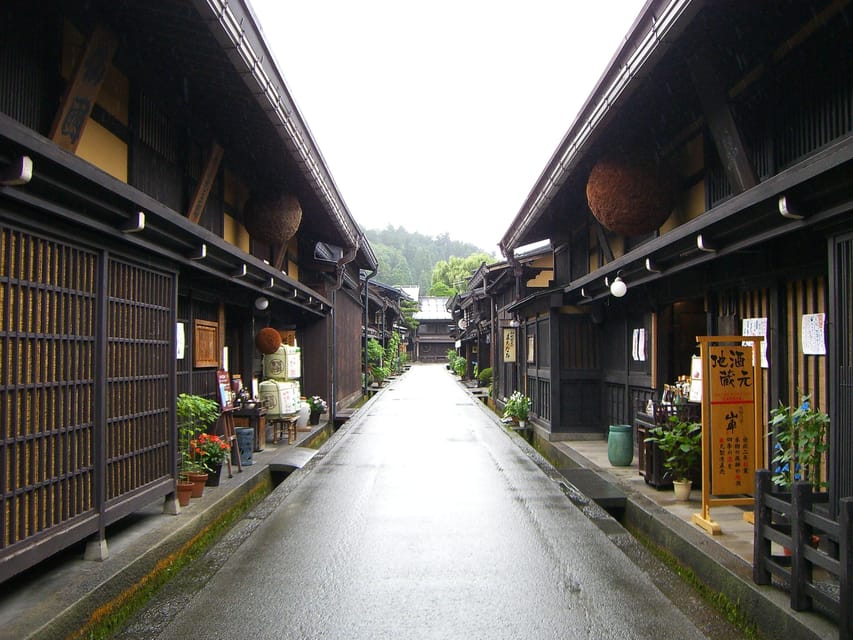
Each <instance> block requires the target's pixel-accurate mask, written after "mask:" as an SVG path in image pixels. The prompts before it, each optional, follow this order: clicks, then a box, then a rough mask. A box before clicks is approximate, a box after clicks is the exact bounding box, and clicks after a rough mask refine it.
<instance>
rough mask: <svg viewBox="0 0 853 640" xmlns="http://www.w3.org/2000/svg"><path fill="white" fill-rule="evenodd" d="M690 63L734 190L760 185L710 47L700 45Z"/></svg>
mask: <svg viewBox="0 0 853 640" xmlns="http://www.w3.org/2000/svg"><path fill="white" fill-rule="evenodd" d="M688 64H689V66H690V74H691V75H692V77H693V85H694V86H695V87H696V93H698V94H699V100H700V102H701V103H702V111H704V113H705V120H706V121H707V122H708V128H709V129H710V131H711V137H712V138H713V139H714V145H715V146H716V147H717V153H718V154H719V156H720V162H722V165H723V169H724V170H725V172H726V177H728V179H729V183H730V184H731V186H732V189H734V191H735V193H743V192H744V191H746V190H747V189H751V188H752V187H754V186H755V185H757V184H758V179H757V178H756V176H755V170H754V169H753V168H752V163H751V162H750V160H749V154H748V153H747V150H746V144H745V143H744V140H743V137H742V136H741V134H740V130H739V129H738V126H737V123H736V122H735V119H734V116H732V112H731V109H730V108H729V102H728V96H727V94H726V91H725V89H724V87H723V85H722V83H721V82H720V77H719V75H718V74H717V73H716V70H715V69H714V65H713V64H712V63H711V54H710V48H709V47H708V46H705V45H700V46H699V47H698V53H697V54H696V55H693V56H690V58H689V59H688Z"/></svg>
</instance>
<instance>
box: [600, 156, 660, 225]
mask: <svg viewBox="0 0 853 640" xmlns="http://www.w3.org/2000/svg"><path fill="white" fill-rule="evenodd" d="M586 199H587V202H589V208H590V210H591V211H592V214H593V215H594V216H595V217H596V218H597V219H598V221H599V222H600V223H601V224H602V225H603V226H604V228H606V229H608V230H610V231H613V232H614V233H618V234H620V235H624V236H639V235H643V234H646V233H651V232H652V231H654V230H655V229H657V228H658V227H660V226H661V225H662V224H663V223H664V222H665V221H666V219H667V218H668V217H669V214H670V213H671V212H672V208H673V206H675V187H674V183H673V180H672V177H671V176H670V175H669V173H668V172H667V171H666V170H664V169H663V167H661V165H660V164H659V163H658V162H656V161H655V160H654V159H645V158H638V157H636V156H630V155H624V156H620V157H607V158H602V159H601V160H599V161H598V163H597V164H596V165H595V166H594V167H593V168H592V171H591V172H590V174H589V180H588V182H587V183H586Z"/></svg>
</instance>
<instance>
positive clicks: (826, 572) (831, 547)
mask: <svg viewBox="0 0 853 640" xmlns="http://www.w3.org/2000/svg"><path fill="white" fill-rule="evenodd" d="M772 489H773V484H772V480H771V473H770V472H769V471H767V470H766V469H765V470H761V471H758V472H756V477H755V509H756V514H755V544H754V547H753V569H752V578H753V581H754V582H755V583H756V584H763V585H766V584H770V583H771V580H772V577H773V576H776V578H778V579H779V580H780V581H781V582H782V583H784V584H785V585H787V587H788V588H789V589H790V592H791V608H792V609H794V610H795V611H804V610H808V609H811V608H813V606H814V604H815V603H818V604H819V605H820V606H821V607H822V608H823V609H825V610H827V611H829V612H832V613H834V615H835V617H836V620H837V622H838V638H839V640H853V607H851V606H850V604H851V598H853V588H851V587H853V584H851V580H853V497H849V498H843V499H842V500H841V501H840V509H839V515H838V520H833V519H831V518H829V517H827V516H826V515H824V514H823V513H822V511H823V509H822V508H821V507H822V506H823V505H826V504H827V502H828V497H829V496H828V494H826V493H816V492H814V491H813V490H812V486H811V484H809V483H808V482H797V483H795V484H794V487H793V490H792V491H791V493H781V492H774V491H773V490H772ZM772 542H775V543H776V544H778V545H780V546H781V547H783V548H784V549H787V550H789V551H790V556H784V555H772V553H771V543H772ZM816 569H817V570H819V571H820V572H821V574H822V576H824V577H825V578H826V580H825V581H818V580H815V570H816ZM831 581H832V582H834V581H837V586H838V588H837V590H836V589H834V588H829V589H827V588H821V586H820V583H821V582H823V584H827V583H831ZM833 586H834V585H833Z"/></svg>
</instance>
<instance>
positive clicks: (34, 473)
mask: <svg viewBox="0 0 853 640" xmlns="http://www.w3.org/2000/svg"><path fill="white" fill-rule="evenodd" d="M97 271H98V257H97V255H96V254H95V253H92V252H88V251H85V250H81V249H78V248H74V247H71V246H69V245H66V244H63V243H60V242H54V241H50V240H46V239H43V238H39V237H37V236H35V235H30V234H27V233H23V232H19V231H15V230H12V229H8V228H5V227H4V228H0V362H2V367H3V375H2V378H0V413H2V424H0V452H1V454H0V493H2V495H3V509H2V513H0V519H1V520H2V523H0V529H2V531H3V538H2V547H3V548H5V547H8V546H10V545H13V544H15V543H17V542H19V541H21V540H24V539H26V538H28V537H30V536H32V535H35V534H36V533H39V532H41V531H44V530H46V529H50V528H51V527H56V526H57V525H60V524H62V523H63V522H65V521H68V520H70V519H72V518H74V517H76V516H79V515H82V514H85V513H87V512H90V511H91V510H92V509H93V500H94V499H93V475H94V467H93V465H94V461H93V449H94V417H93V416H94V395H95V394H94V387H95V380H94V370H95V367H94V364H95V310H96V305H97V278H96V274H97Z"/></svg>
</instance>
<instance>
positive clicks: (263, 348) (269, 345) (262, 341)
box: [255, 327, 281, 355]
mask: <svg viewBox="0 0 853 640" xmlns="http://www.w3.org/2000/svg"><path fill="white" fill-rule="evenodd" d="M255 346H256V347H257V348H258V351H260V352H261V353H263V354H265V355H269V354H271V353H275V352H276V351H278V348H279V347H280V346H281V334H279V332H278V331H276V330H275V329H273V328H272V327H264V328H263V329H261V330H260V331H258V335H256V336H255Z"/></svg>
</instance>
